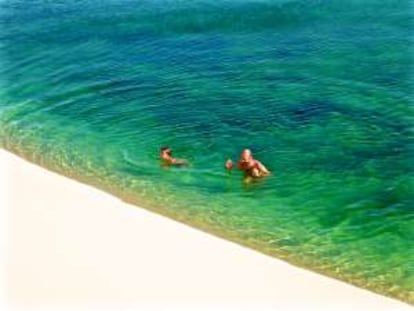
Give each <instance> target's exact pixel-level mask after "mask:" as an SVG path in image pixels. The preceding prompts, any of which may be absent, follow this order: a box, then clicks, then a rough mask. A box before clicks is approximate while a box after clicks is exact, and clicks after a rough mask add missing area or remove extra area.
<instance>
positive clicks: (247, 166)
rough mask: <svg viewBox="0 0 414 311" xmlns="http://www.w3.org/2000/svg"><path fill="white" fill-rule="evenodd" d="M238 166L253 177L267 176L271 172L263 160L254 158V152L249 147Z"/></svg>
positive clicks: (244, 151) (243, 153)
mask: <svg viewBox="0 0 414 311" xmlns="http://www.w3.org/2000/svg"><path fill="white" fill-rule="evenodd" d="M237 167H238V168H239V169H240V170H242V171H243V172H245V173H246V175H247V176H249V177H252V178H260V177H265V176H268V175H270V174H271V173H270V171H269V170H268V169H267V168H266V166H264V165H263V163H262V162H260V161H259V160H256V159H255V158H253V155H252V152H251V151H250V150H249V149H244V150H243V152H242V154H241V156H240V160H239V162H238V164H237Z"/></svg>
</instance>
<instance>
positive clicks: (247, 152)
mask: <svg viewBox="0 0 414 311" xmlns="http://www.w3.org/2000/svg"><path fill="white" fill-rule="evenodd" d="M241 158H242V159H243V160H249V159H251V158H252V152H251V151H250V149H244V150H243V152H242V154H241Z"/></svg>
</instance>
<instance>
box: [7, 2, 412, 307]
mask: <svg viewBox="0 0 414 311" xmlns="http://www.w3.org/2000/svg"><path fill="white" fill-rule="evenodd" d="M410 9H411V8H410V3H409V1H408V0H407V1H398V0H385V1H380V0H371V1H356V0H355V1H339V0H338V1H334V0H332V1H328V0H326V1H322V0H320V1H316V0H314V1H266V0H262V1H247V0H234V1H224V0H220V1H214V2H210V1H172V0H158V1H132V0H131V1H127V0H122V1H106V2H101V1H97V0H82V1H68V2H64V1H54V2H52V1H46V0H38V1H17V0H9V1H1V2H0V21H1V25H0V39H1V40H0V46H1V48H0V86H1V89H0V145H1V146H2V147H3V148H5V149H8V150H11V151H12V152H15V153H17V154H19V155H21V156H23V157H25V158H27V159H29V160H31V161H33V162H36V163H38V164H40V165H42V166H44V167H47V168H49V169H52V170H55V171H58V172H60V173H62V174H65V175H67V176H70V177H73V178H76V179H78V180H81V181H83V182H86V183H89V184H92V185H94V186H96V187H98V188H101V189H104V190H106V191H109V192H111V193H114V194H115V195H117V196H119V197H121V198H123V199H124V200H126V201H129V202H133V203H136V204H139V205H141V206H144V207H146V208H149V209H151V210H154V211H156V212H158V213H161V214H164V215H167V216H169V217H172V218H174V219H177V220H180V221H182V222H185V223H188V224H190V225H192V226H195V227H197V228H200V229H202V230H205V231H208V232H211V233H213V234H216V235H219V236H221V237H224V238H227V239H230V240H233V241H236V242H238V243H241V244H243V245H246V246H249V247H252V248H254V249H256V250H258V251H260V252H264V253H266V254H270V255H272V256H275V257H278V258H282V259H284V260H287V261H289V262H291V263H293V264H296V265H299V266H304V267H306V268H308V269H312V270H314V271H318V272H321V273H324V274H327V275H329V276H332V277H335V278H339V279H342V280H345V281H348V282H351V283H353V284H356V285H358V286H361V287H364V288H368V289H370V290H372V291H376V292H379V293H382V294H384V295H388V296H392V297H394V298H397V299H400V300H403V301H406V302H409V303H411V304H413V303H414V246H413V241H414V205H413V163H414V162H413V148H412V147H413V145H412V142H413V140H412V134H413V131H412V130H413V124H414V123H413V110H412V106H411V105H412V87H413V78H412V77H413V75H412V73H413V65H412V63H413V59H412V53H411V52H412V33H413V27H412V16H411V15H410V12H411V10H410ZM163 145H169V146H171V147H173V149H174V152H175V155H177V156H178V157H183V158H187V159H189V160H190V161H191V166H190V167H188V168H182V169H179V168H170V169H161V168H160V166H159V161H158V148H159V147H160V146H163ZM246 147H248V148H251V149H252V151H253V153H254V155H255V156H256V157H257V158H258V159H260V160H261V161H262V162H263V163H264V164H265V165H266V166H267V167H268V168H269V169H270V170H272V172H273V175H272V176H271V177H269V178H267V179H265V180H262V181H259V182H254V183H251V184H245V183H243V182H242V175H241V173H240V172H237V171H234V172H232V173H231V174H228V173H226V172H225V171H224V169H223V164H224V161H225V160H226V159H227V158H228V157H231V158H233V160H236V159H237V158H238V156H239V154H240V152H241V150H242V149H243V148H246ZM92 226H93V224H92Z"/></svg>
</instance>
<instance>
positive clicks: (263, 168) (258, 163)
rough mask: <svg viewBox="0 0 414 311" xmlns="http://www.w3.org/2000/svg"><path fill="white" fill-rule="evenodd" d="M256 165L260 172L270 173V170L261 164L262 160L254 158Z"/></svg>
mask: <svg viewBox="0 0 414 311" xmlns="http://www.w3.org/2000/svg"><path fill="white" fill-rule="evenodd" d="M256 167H257V168H258V169H259V171H260V172H262V173H263V174H265V175H270V174H271V173H270V171H269V170H268V169H267V168H266V166H264V165H263V163H262V162H260V161H258V160H256Z"/></svg>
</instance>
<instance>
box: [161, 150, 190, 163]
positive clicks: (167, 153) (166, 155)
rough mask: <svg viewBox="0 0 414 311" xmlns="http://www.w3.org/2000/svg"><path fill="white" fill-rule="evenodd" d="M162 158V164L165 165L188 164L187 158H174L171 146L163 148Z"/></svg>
mask: <svg viewBox="0 0 414 311" xmlns="http://www.w3.org/2000/svg"><path fill="white" fill-rule="evenodd" d="M160 159H161V160H162V164H163V166H164V167H168V166H171V165H177V166H181V165H188V161H187V160H185V159H177V158H174V157H173V156H172V149H171V148H161V150H160Z"/></svg>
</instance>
